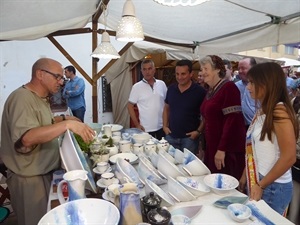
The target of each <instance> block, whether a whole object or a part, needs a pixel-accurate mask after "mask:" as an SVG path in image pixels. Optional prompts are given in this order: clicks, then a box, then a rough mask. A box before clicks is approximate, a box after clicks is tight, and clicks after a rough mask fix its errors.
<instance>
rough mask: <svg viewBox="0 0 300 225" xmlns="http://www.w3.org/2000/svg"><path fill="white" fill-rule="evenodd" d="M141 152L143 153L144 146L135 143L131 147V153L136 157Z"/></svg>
mask: <svg viewBox="0 0 300 225" xmlns="http://www.w3.org/2000/svg"><path fill="white" fill-rule="evenodd" d="M142 152H144V145H143V144H139V143H135V144H134V145H133V153H134V154H136V155H139V154H140V153H142Z"/></svg>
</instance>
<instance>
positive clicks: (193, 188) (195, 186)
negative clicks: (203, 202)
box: [176, 176, 210, 196]
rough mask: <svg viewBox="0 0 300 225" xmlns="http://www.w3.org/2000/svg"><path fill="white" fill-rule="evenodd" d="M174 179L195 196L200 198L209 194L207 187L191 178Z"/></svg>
mask: <svg viewBox="0 0 300 225" xmlns="http://www.w3.org/2000/svg"><path fill="white" fill-rule="evenodd" d="M176 179H177V180H178V181H179V182H180V183H181V184H182V185H183V186H184V187H185V188H186V189H188V190H189V191H190V192H191V193H192V194H193V195H195V196H201V195H204V194H206V193H208V192H210V189H209V187H207V186H206V185H205V184H203V183H202V182H200V181H199V180H196V179H193V178H191V177H181V176H179V177H177V178H176Z"/></svg>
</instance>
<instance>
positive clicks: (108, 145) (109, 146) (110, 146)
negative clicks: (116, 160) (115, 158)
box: [106, 137, 119, 156]
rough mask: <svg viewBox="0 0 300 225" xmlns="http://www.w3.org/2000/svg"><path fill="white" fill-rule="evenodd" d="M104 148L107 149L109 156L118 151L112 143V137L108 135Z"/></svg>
mask: <svg viewBox="0 0 300 225" xmlns="http://www.w3.org/2000/svg"><path fill="white" fill-rule="evenodd" d="M106 148H107V149H108V151H109V156H112V155H115V154H117V153H118V151H119V150H118V148H117V146H115V145H114V143H113V139H112V138H111V137H110V138H109V140H108V141H107V142H106Z"/></svg>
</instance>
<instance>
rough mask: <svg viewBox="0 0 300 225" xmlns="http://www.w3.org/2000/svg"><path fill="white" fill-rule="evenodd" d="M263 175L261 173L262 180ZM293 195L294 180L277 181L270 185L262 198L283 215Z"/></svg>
mask: <svg viewBox="0 0 300 225" xmlns="http://www.w3.org/2000/svg"><path fill="white" fill-rule="evenodd" d="M262 178H263V176H262V175H261V174H259V179H260V180H261V179H262ZM292 195H293V182H292V181H291V182H289V183H276V182H273V183H271V184H270V185H268V186H267V187H266V188H265V189H264V191H263V195H262V199H263V200H264V201H265V202H266V203H267V204H268V205H269V206H270V207H271V208H272V209H274V210H275V211H276V212H278V213H279V214H280V215H283V213H284V212H285V210H286V209H287V207H288V205H289V203H290V201H291V200H292Z"/></svg>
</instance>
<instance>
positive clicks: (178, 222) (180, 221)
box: [171, 215, 191, 225]
mask: <svg viewBox="0 0 300 225" xmlns="http://www.w3.org/2000/svg"><path fill="white" fill-rule="evenodd" d="M171 222H172V224H173V225H188V224H190V223H191V219H190V218H188V217H187V216H185V215H174V216H172V217H171Z"/></svg>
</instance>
